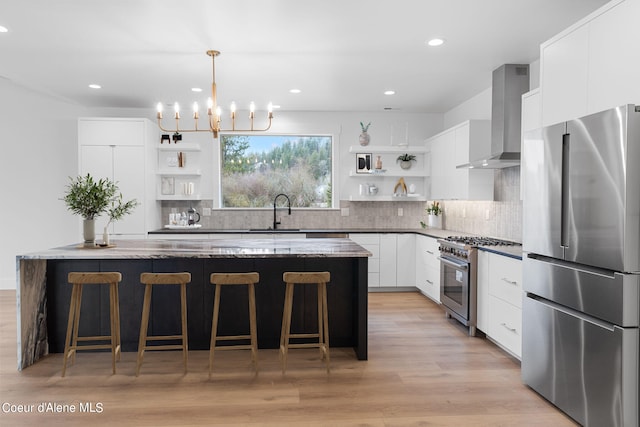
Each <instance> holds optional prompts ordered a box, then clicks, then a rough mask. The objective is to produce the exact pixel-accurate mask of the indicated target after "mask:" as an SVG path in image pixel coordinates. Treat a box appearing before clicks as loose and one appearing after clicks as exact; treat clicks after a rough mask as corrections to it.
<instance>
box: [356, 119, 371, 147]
mask: <svg viewBox="0 0 640 427" xmlns="http://www.w3.org/2000/svg"><path fill="white" fill-rule="evenodd" d="M369 126H371V122H369V123H367V125H366V126H365V125H364V124H363V123H362V122H360V128H361V129H362V133H361V134H360V137H359V138H358V140H359V141H360V145H362V146H365V145H369V141H371V136H369V133H368V132H367V131H368V130H369Z"/></svg>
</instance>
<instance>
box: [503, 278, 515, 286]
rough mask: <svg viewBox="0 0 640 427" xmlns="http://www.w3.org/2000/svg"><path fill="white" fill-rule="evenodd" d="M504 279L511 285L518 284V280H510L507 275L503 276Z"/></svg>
mask: <svg viewBox="0 0 640 427" xmlns="http://www.w3.org/2000/svg"><path fill="white" fill-rule="evenodd" d="M502 281H503V282H506V283H508V284H510V285H513V286H518V282H516V281H515V280H509V279H507V278H506V277H503V278H502Z"/></svg>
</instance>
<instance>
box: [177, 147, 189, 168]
mask: <svg viewBox="0 0 640 427" xmlns="http://www.w3.org/2000/svg"><path fill="white" fill-rule="evenodd" d="M186 162H187V154H186V153H183V152H182V151H178V167H179V168H183V167H184V165H185V163H186Z"/></svg>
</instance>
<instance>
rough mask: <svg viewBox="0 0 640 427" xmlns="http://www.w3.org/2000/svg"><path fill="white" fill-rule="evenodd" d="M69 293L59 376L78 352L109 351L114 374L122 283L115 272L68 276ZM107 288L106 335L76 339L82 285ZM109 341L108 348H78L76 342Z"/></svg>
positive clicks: (64, 371)
mask: <svg viewBox="0 0 640 427" xmlns="http://www.w3.org/2000/svg"><path fill="white" fill-rule="evenodd" d="M68 280H69V283H71V284H72V285H73V288H72V289H71V304H70V305H69V320H68V323H67V336H66V338H65V341H64V357H63V359H64V360H63V364H62V376H63V377H64V374H65V373H66V371H67V360H68V359H69V357H72V363H74V362H75V361H76V353H77V352H78V351H80V350H99V349H111V367H112V371H113V373H114V374H115V373H116V358H117V359H118V360H120V351H121V346H120V305H119V302H118V301H119V298H118V283H119V282H120V281H121V280H122V274H120V273H118V272H103V273H90V272H71V273H69V275H68ZM90 284H91V285H95V284H102V285H109V322H110V326H109V332H110V335H101V336H85V337H79V336H78V328H79V326H80V306H81V303H82V286H83V285H90ZM79 341H80V342H86V341H94V342H95V341H109V344H93V345H80V346H78V342H79Z"/></svg>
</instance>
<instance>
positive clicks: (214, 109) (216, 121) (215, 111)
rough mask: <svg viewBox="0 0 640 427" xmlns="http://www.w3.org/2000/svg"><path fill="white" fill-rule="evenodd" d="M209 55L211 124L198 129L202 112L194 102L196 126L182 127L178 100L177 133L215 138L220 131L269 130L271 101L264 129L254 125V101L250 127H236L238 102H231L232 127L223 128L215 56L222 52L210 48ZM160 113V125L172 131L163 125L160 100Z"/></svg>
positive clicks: (175, 117)
mask: <svg viewBox="0 0 640 427" xmlns="http://www.w3.org/2000/svg"><path fill="white" fill-rule="evenodd" d="M207 55H209V56H210V57H211V71H212V73H211V76H212V78H211V80H212V83H211V98H209V99H208V100H207V115H208V116H209V123H208V124H209V126H207V128H206V129H198V119H199V118H200V113H199V111H198V110H199V107H198V103H197V102H194V103H193V120H194V127H193V128H192V129H183V128H181V127H180V106H179V105H178V103H177V102H176V103H175V104H174V111H175V112H174V116H173V117H174V119H175V121H176V127H175V131H176V133H177V132H178V129H179V130H180V132H211V133H213V137H214V138H218V133H219V132H227V131H234V132H264V131H267V130H269V128H271V121H272V120H273V105H272V104H271V103H269V105H268V107H267V110H268V112H267V119H268V120H269V123H268V125H267V126H266V127H265V128H263V129H254V126H253V120H254V117H255V109H256V106H255V104H254V103H253V102H252V103H251V104H250V105H249V121H250V128H249V129H236V104H235V103H234V102H232V103H231V107H230V113H231V114H230V116H231V128H230V129H222V128H221V126H220V123H221V121H222V109H221V108H220V107H219V106H218V102H217V94H216V64H215V57H216V56H218V55H220V52H219V51H217V50H208V51H207ZM157 107H158V113H157V116H156V117H157V119H158V127H159V128H160V129H161V130H163V131H164V132H170V131H171V130H169V129H165V128H164V127H162V103H161V102H159V103H158V106H157Z"/></svg>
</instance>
